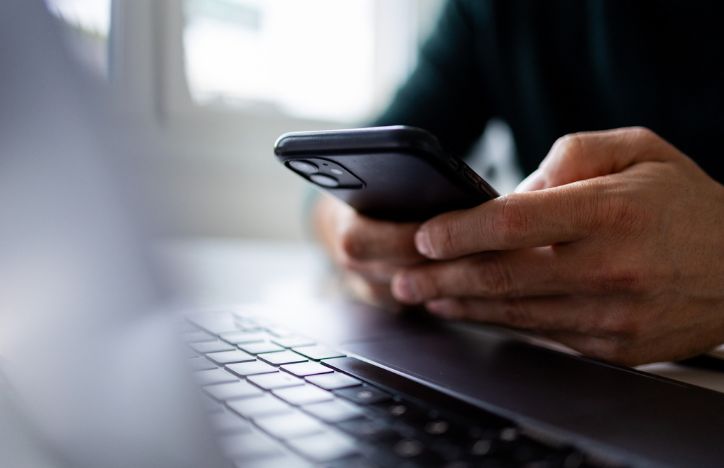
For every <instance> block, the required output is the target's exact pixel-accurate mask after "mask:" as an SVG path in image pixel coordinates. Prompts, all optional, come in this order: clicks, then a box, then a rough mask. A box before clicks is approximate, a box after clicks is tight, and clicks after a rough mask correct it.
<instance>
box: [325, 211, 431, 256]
mask: <svg viewBox="0 0 724 468" xmlns="http://www.w3.org/2000/svg"><path fill="white" fill-rule="evenodd" d="M418 227H419V224H417V223H391V222H386V221H378V220H374V219H371V218H367V217H365V216H361V215H359V214H356V213H353V214H352V215H350V216H346V217H345V219H343V220H342V222H340V224H339V231H338V239H339V245H340V249H341V251H342V253H343V255H344V256H346V257H348V258H350V259H353V260H356V261H366V260H377V259H384V260H386V261H389V262H396V261H397V262H401V261H402V262H412V261H419V260H422V259H424V257H423V256H422V255H420V253H419V252H417V249H416V248H415V244H414V236H415V232H417V229H418Z"/></svg>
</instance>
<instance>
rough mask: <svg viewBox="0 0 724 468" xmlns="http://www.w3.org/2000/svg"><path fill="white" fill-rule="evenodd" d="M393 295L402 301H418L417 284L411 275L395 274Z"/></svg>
mask: <svg viewBox="0 0 724 468" xmlns="http://www.w3.org/2000/svg"><path fill="white" fill-rule="evenodd" d="M392 295H393V296H395V299H397V300H399V301H402V302H417V300H418V294H417V285H416V284H415V281H414V280H413V279H412V278H410V277H409V276H404V275H398V276H395V277H394V278H393V280H392Z"/></svg>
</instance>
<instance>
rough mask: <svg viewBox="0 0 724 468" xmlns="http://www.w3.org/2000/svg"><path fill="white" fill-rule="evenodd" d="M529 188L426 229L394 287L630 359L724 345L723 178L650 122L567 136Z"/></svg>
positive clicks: (603, 355)
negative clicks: (417, 259) (420, 259)
mask: <svg viewBox="0 0 724 468" xmlns="http://www.w3.org/2000/svg"><path fill="white" fill-rule="evenodd" d="M523 185H524V186H525V188H526V190H532V191H525V192H519V193H514V194H511V195H508V196H505V197H501V198H498V199H496V200H493V201H490V202H487V203H484V204H482V205H480V206H478V207H476V208H473V209H469V210H463V211H456V212H451V213H446V214H443V215H441V216H438V217H436V218H433V219H432V220H430V221H428V222H426V223H425V224H423V225H422V226H421V227H420V229H419V230H418V231H417V233H416V235H415V242H416V246H417V249H418V251H419V252H420V253H422V254H424V255H425V256H426V257H428V258H430V259H434V260H439V261H437V262H432V263H428V264H423V265H420V266H416V267H410V268H406V269H405V270H403V271H400V272H398V273H397V274H396V275H395V277H394V280H393V286H392V289H393V293H394V296H395V297H396V298H397V299H398V300H400V301H401V302H404V303H408V304H425V305H426V306H427V308H428V309H429V310H430V311H431V312H433V313H436V314H439V315H441V316H444V317H449V318H464V319H470V320H479V321H483V322H490V323H497V324H503V325H507V326H511V327H514V328H520V329H528V330H533V331H536V332H538V333H541V334H543V335H546V336H549V337H551V338H553V339H555V340H557V341H560V342H562V343H564V344H567V345H568V346H570V347H572V348H574V349H576V350H578V351H581V352H582V353H584V354H587V355H590V356H593V357H597V358H600V359H604V360H608V361H613V362H618V363H622V364H629V365H634V364H640V363H644V362H652V361H658V360H670V359H676V358H682V357H686V356H690V355H693V354H696V353H699V352H702V351H706V350H708V349H711V348H712V347H714V346H716V345H718V344H720V343H722V342H724V187H722V185H720V184H719V183H717V182H716V181H714V180H712V179H711V178H710V177H708V176H707V174H705V173H704V172H703V171H702V170H701V169H700V168H699V167H698V166H696V164H694V162H693V161H691V160H690V159H689V158H688V157H686V156H685V155H684V154H682V153H681V152H680V151H678V150H677V149H676V148H674V147H673V146H671V145H670V144H668V143H667V142H666V141H664V140H662V139H661V138H659V137H658V136H657V135H655V134H654V133H652V132H651V131H649V130H646V129H640V128H628V129H619V130H613V131H606V132H595V133H580V134H575V135H570V136H566V137H564V138H562V139H560V140H559V141H558V142H556V144H555V145H554V146H553V148H552V149H551V151H550V153H549V154H548V156H547V157H546V159H545V160H544V161H543V163H542V164H541V166H540V168H539V169H538V171H536V172H535V173H534V174H533V176H532V177H530V178H529V179H528V180H526V181H525V182H524V184H523Z"/></svg>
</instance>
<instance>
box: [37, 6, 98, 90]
mask: <svg viewBox="0 0 724 468" xmlns="http://www.w3.org/2000/svg"><path fill="white" fill-rule="evenodd" d="M46 4H47V5H48V9H49V10H50V11H51V12H52V13H53V14H54V15H55V16H56V17H58V18H59V19H60V20H61V21H62V24H63V25H65V26H66V28H65V30H66V32H67V37H68V41H69V42H70V46H71V48H72V49H73V51H74V52H76V54H77V55H78V57H79V58H80V59H81V61H82V62H83V63H85V64H86V65H88V66H89V67H90V68H91V70H93V71H94V72H96V73H98V74H99V75H101V76H107V75H108V65H109V64H108V35H109V33H110V23H111V0H46Z"/></svg>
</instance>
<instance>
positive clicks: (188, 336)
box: [181, 330, 216, 343]
mask: <svg viewBox="0 0 724 468" xmlns="http://www.w3.org/2000/svg"><path fill="white" fill-rule="evenodd" d="M181 339H182V340H183V341H184V342H186V343H202V342H204V341H214V340H215V339H216V338H215V337H214V335H211V334H209V333H206V332H205V331H201V330H199V331H192V332H188V333H184V334H183V335H181Z"/></svg>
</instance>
